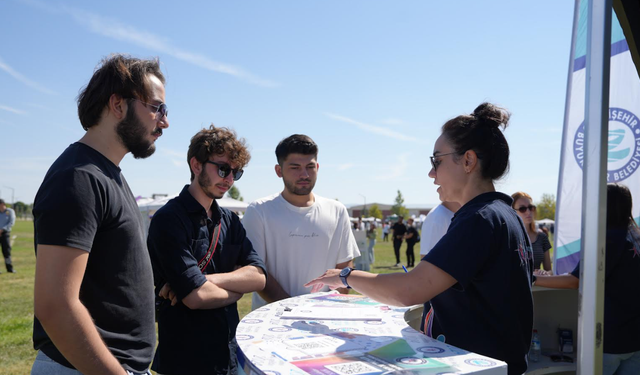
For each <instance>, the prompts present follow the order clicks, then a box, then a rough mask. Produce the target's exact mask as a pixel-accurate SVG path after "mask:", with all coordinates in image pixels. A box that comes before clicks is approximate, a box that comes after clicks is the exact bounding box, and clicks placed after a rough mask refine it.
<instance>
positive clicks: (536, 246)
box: [511, 191, 551, 271]
mask: <svg viewBox="0 0 640 375" xmlns="http://www.w3.org/2000/svg"><path fill="white" fill-rule="evenodd" d="M511 198H513V203H511V207H513V209H514V210H516V213H517V214H518V216H520V218H521V219H522V222H524V226H525V228H526V229H527V234H528V235H529V239H530V240H531V248H532V250H533V269H534V270H539V269H540V266H541V265H542V266H543V268H544V270H545V271H551V254H549V249H551V242H549V236H547V234H546V233H545V232H544V231H542V230H540V229H538V228H537V227H536V218H535V216H536V206H535V205H534V204H533V199H532V198H531V196H530V195H529V194H527V193H525V192H523V191H518V192H516V193H513V194H511Z"/></svg>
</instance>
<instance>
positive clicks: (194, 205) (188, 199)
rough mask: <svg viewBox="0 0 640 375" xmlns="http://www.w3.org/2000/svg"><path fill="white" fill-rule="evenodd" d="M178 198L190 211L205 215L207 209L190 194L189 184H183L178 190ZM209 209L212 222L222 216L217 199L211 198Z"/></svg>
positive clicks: (217, 220) (215, 221)
mask: <svg viewBox="0 0 640 375" xmlns="http://www.w3.org/2000/svg"><path fill="white" fill-rule="evenodd" d="M180 199H181V200H182V202H183V203H184V206H185V208H186V209H187V211H188V212H190V213H198V214H200V215H201V216H203V217H207V211H205V209H204V207H202V205H201V204H200V203H199V202H198V201H197V200H196V199H195V198H194V197H193V196H192V195H191V193H190V192H189V185H185V186H184V187H183V188H182V191H181V192H180ZM211 211H212V212H213V215H212V218H211V220H212V221H213V222H214V223H217V222H219V221H220V218H221V217H222V211H221V210H220V206H218V201H217V200H215V199H214V200H213V203H212V204H211Z"/></svg>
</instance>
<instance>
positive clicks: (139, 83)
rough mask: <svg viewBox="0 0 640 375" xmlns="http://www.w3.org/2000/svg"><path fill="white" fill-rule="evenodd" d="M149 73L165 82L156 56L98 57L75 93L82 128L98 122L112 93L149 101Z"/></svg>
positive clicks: (120, 55) (119, 55) (121, 55)
mask: <svg viewBox="0 0 640 375" xmlns="http://www.w3.org/2000/svg"><path fill="white" fill-rule="evenodd" d="M149 74H152V75H154V76H156V77H158V79H159V80H160V82H162V84H163V85H164V84H165V80H164V75H162V71H161V70H160V61H159V60H158V58H155V59H153V60H142V59H137V58H134V57H131V56H128V55H123V54H113V55H110V56H109V57H106V58H104V59H102V61H101V62H100V64H99V65H98V67H97V68H96V70H95V72H94V73H93V76H92V77H91V80H90V81H89V83H88V84H87V85H86V86H85V87H84V88H83V89H82V90H81V91H80V94H79V95H78V99H77V100H78V117H79V118H80V123H81V124H82V127H83V128H84V130H87V129H89V128H90V127H92V126H94V125H96V124H97V123H98V122H99V121H100V117H101V116H102V111H103V110H104V107H105V106H106V105H107V103H108V102H109V98H110V97H111V95H113V94H117V95H120V97H122V98H124V99H134V98H135V99H139V100H141V101H143V102H147V101H149V95H150V93H151V89H150V87H149V81H148V77H147V76H148V75H149Z"/></svg>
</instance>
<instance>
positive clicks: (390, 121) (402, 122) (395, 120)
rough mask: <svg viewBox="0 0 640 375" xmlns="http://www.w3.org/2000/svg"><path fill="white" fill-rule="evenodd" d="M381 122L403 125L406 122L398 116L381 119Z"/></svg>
mask: <svg viewBox="0 0 640 375" xmlns="http://www.w3.org/2000/svg"><path fill="white" fill-rule="evenodd" d="M380 123H382V124H385V125H402V124H404V121H402V120H400V119H397V118H392V117H389V118H385V119H382V120H380Z"/></svg>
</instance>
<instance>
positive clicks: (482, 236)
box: [423, 213, 494, 288]
mask: <svg viewBox="0 0 640 375" xmlns="http://www.w3.org/2000/svg"><path fill="white" fill-rule="evenodd" d="M493 231H494V229H493V228H492V226H491V224H490V222H489V221H488V220H486V219H485V218H483V217H482V216H481V215H480V214H478V213H475V214H472V215H470V216H463V217H459V218H458V220H454V221H453V222H452V223H451V226H450V227H449V230H448V231H447V233H446V234H445V235H444V236H443V237H442V239H441V240H440V241H439V242H438V243H437V244H436V245H435V246H434V247H433V249H431V251H430V252H429V253H428V254H427V255H425V257H424V258H423V260H426V261H427V262H429V263H431V264H433V265H435V266H437V267H438V268H440V269H442V270H443V271H444V272H446V273H448V274H449V275H451V276H452V277H453V278H454V279H456V281H457V282H458V283H460V285H461V286H462V287H463V288H466V287H467V286H468V284H469V282H470V281H471V280H472V279H473V278H474V277H475V276H476V275H477V274H478V272H479V271H480V269H482V267H483V266H484V264H485V263H486V261H487V260H488V259H489V257H490V256H491V249H492V245H493V242H494V240H493Z"/></svg>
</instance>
